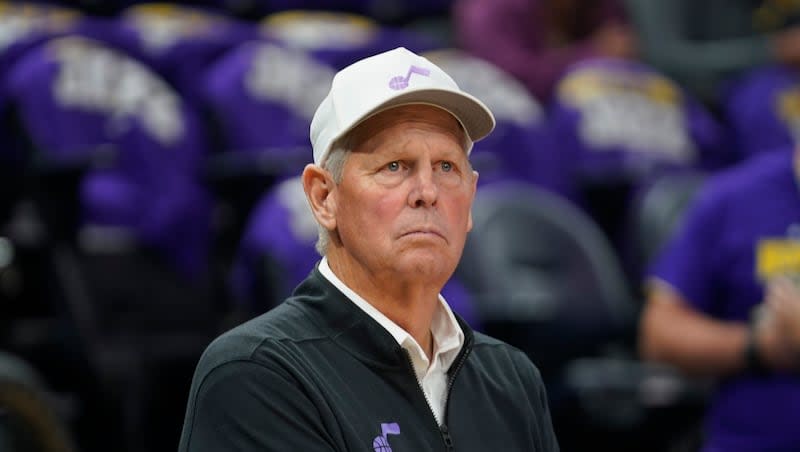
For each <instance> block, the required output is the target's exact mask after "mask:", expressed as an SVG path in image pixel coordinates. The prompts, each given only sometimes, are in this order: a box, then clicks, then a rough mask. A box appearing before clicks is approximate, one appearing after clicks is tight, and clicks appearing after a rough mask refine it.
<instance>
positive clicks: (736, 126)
mask: <svg viewBox="0 0 800 452" xmlns="http://www.w3.org/2000/svg"><path fill="white" fill-rule="evenodd" d="M726 91H727V92H726V95H725V96H724V102H723V111H724V115H725V118H726V120H727V122H728V123H729V124H730V125H731V129H732V131H733V134H734V137H735V142H736V143H737V144H738V146H739V150H740V151H741V153H742V154H743V155H744V156H750V155H753V154H756V153H758V152H762V151H770V150H773V149H779V148H785V147H788V146H792V145H793V144H794V143H795V140H796V137H800V77H798V73H797V71H796V70H794V69H792V68H789V67H781V66H769V67H765V68H760V69H756V70H754V71H751V72H750V73H748V74H747V75H746V76H743V77H742V78H740V79H739V80H737V81H736V82H732V83H731V84H730V85H729V86H728V87H727V90H726Z"/></svg>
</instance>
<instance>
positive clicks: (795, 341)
mask: <svg viewBox="0 0 800 452" xmlns="http://www.w3.org/2000/svg"><path fill="white" fill-rule="evenodd" d="M766 305H767V306H768V308H769V312H770V314H771V316H772V317H773V321H774V323H775V327H776V330H777V331H776V332H777V334H778V335H779V337H780V339H781V340H782V341H784V343H785V344H786V345H787V347H788V348H789V349H790V352H791V353H793V355H794V359H795V366H796V367H799V368H800V280H797V279H793V278H790V277H788V276H786V277H779V278H775V279H774V280H772V281H771V282H770V283H769V284H768V286H767V296H766Z"/></svg>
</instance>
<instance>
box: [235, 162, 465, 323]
mask: <svg viewBox="0 0 800 452" xmlns="http://www.w3.org/2000/svg"><path fill="white" fill-rule="evenodd" d="M316 241H317V223H316V221H315V220H314V216H313V215H312V213H311V210H310V208H309V206H308V201H307V200H306V196H305V192H304V191H303V186H302V180H301V178H300V177H294V178H290V179H286V180H284V181H283V182H281V183H279V184H277V185H275V186H274V187H273V188H272V189H271V190H270V191H269V192H267V194H266V195H265V196H264V197H263V198H262V199H261V201H260V202H259V204H258V205H257V206H256V208H255V209H254V210H253V214H252V215H251V216H250V219H249V221H248V225H247V227H246V230H245V232H244V234H243V236H242V240H241V243H240V245H239V250H238V253H237V256H236V258H235V260H234V264H233V267H232V272H231V277H230V287H231V291H232V293H233V294H234V296H235V297H236V298H237V299H238V301H239V302H241V303H244V304H245V305H246V306H247V308H248V309H251V310H255V311H263V310H264V309H268V308H271V307H273V306H274V305H275V304H277V303H280V302H282V301H283V299H285V298H286V297H288V296H289V295H291V292H292V290H293V289H294V287H295V286H297V285H298V284H299V283H300V282H301V281H303V279H305V278H306V276H308V274H309V272H311V270H312V269H313V268H314V265H315V264H316V262H317V261H318V260H319V259H320V256H319V254H317V251H316V249H315V248H314V244H315V243H316ZM265 257H266V258H268V259H269V261H270V262H271V264H273V265H275V266H277V267H278V269H279V272H280V281H270V282H269V283H271V284H275V283H279V284H282V286H281V287H277V288H276V287H273V289H274V290H273V291H272V294H273V296H274V298H275V299H272V300H264V299H261V298H259V296H260V294H259V293H258V290H257V289H256V288H257V287H259V286H261V285H263V284H264V281H263V279H265V278H268V275H267V270H266V269H265V268H264V258H265ZM259 279H261V280H262V281H259ZM273 279H274V278H273ZM442 294H443V296H444V297H445V299H446V300H447V301H448V303H449V304H450V307H451V308H452V309H453V311H455V312H457V313H459V314H460V315H461V316H462V317H464V319H465V320H466V321H467V322H468V323H469V324H470V325H472V326H477V322H478V320H479V319H478V317H477V312H476V311H475V309H474V307H473V306H472V304H471V301H470V295H469V293H468V292H467V290H466V289H465V288H464V287H463V285H461V283H460V282H459V281H457V280H456V279H451V280H450V281H449V282H448V283H447V285H445V287H444V288H443V289H442Z"/></svg>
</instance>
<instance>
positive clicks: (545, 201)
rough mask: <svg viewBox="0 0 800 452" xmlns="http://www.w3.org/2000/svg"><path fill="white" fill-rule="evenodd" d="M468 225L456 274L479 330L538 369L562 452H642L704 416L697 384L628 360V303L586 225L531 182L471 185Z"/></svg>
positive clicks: (632, 310)
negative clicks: (611, 451)
mask: <svg viewBox="0 0 800 452" xmlns="http://www.w3.org/2000/svg"><path fill="white" fill-rule="evenodd" d="M473 221H474V226H473V230H472V231H471V232H470V235H469V236H468V239H467V244H466V247H465V249H464V254H463V257H462V261H461V264H460V266H459V268H458V270H457V272H456V274H457V275H458V276H459V279H460V280H461V281H463V282H464V283H465V285H466V288H467V290H469V291H470V292H471V296H472V298H473V300H475V302H476V306H477V309H478V314H479V315H480V316H481V318H482V320H483V325H484V328H485V331H486V332H487V333H488V334H490V335H492V336H494V337H497V338H499V339H501V340H504V341H506V342H508V343H510V344H511V345H514V346H516V347H518V348H519V349H521V350H522V351H524V352H525V353H527V354H528V355H529V356H530V358H531V360H532V361H533V362H534V363H536V365H537V366H538V368H539V370H540V371H541V372H542V376H543V378H544V379H545V384H546V385H547V388H548V396H549V399H550V407H551V411H552V413H553V419H554V424H555V428H556V433H557V434H558V435H559V441H560V442H561V444H562V448H563V450H587V449H589V448H598V449H602V448H605V447H607V446H610V445H614V444H617V445H619V444H620V441H622V442H624V443H625V444H626V445H628V446H629V447H623V448H622V449H623V450H641V449H642V448H647V447H651V448H652V442H651V441H652V438H653V437H654V436H655V435H656V432H660V433H659V434H664V433H668V435H665V436H664V437H663V438H662V439H663V440H664V442H665V443H667V442H669V441H672V440H673V439H674V438H675V437H677V436H678V435H679V433H676V432H678V431H679V430H677V429H680V428H684V427H685V425H684V424H686V423H691V422H693V421H694V420H696V417H690V416H689V415H688V414H687V413H690V414H692V415H694V416H696V415H697V413H698V412H699V410H701V409H702V406H703V402H704V400H705V396H706V394H707V391H704V387H703V386H702V385H700V384H696V383H695V382H694V381H690V380H687V379H686V378H684V377H683V376H682V375H679V374H678V373H677V372H675V371H674V370H673V369H671V368H664V367H661V366H654V365H651V364H648V363H643V362H641V361H639V360H638V358H637V354H636V347H635V331H636V324H637V317H638V306H637V303H636V302H635V301H634V298H633V296H632V295H631V291H630V289H629V287H628V285H627V281H626V279H625V276H624V274H623V272H622V268H621V265H620V263H619V260H618V258H617V257H616V255H615V254H614V252H613V251H612V248H611V246H610V244H609V243H608V241H607V240H606V238H605V237H604V235H603V234H602V232H601V231H600V229H599V228H598V226H597V225H596V224H595V223H594V221H593V220H592V219H591V218H589V217H588V216H586V214H585V213H583V212H582V211H581V210H579V209H578V208H577V207H576V206H574V205H573V204H571V203H569V202H567V201H565V200H564V199H563V198H561V197H558V196H554V195H552V194H550V193H548V192H546V191H544V190H542V189H540V188H537V187H535V186H533V185H531V184H525V183H519V182H507V183H497V184H492V185H487V186H483V187H481V188H479V190H478V194H477V196H476V199H475V204H474V206H473ZM698 407H699V408H698ZM675 413H677V414H675ZM653 416H660V418H659V419H660V421H657V422H660V424H658V423H655V425H654V423H653V422H652V419H653ZM673 416H674V417H673ZM692 426H694V424H692ZM670 428H675V430H671V429H670ZM687 428H688V427H687ZM645 429H646V430H645ZM614 432H619V433H618V435H619V436H617V434H615V433H614ZM633 432H638V433H633ZM644 432H646V433H644ZM640 435H641V436H640ZM670 435H671V436H670ZM604 441H607V443H606V442H604ZM631 445H632V447H630V446H631Z"/></svg>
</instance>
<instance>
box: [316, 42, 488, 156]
mask: <svg viewBox="0 0 800 452" xmlns="http://www.w3.org/2000/svg"><path fill="white" fill-rule="evenodd" d="M408 104H428V105H433V106H436V107H439V108H442V109H444V110H446V111H447V112H449V113H450V114H452V115H453V116H454V117H455V118H456V119H457V120H458V122H460V123H461V126H462V127H464V130H465V131H466V133H467V136H468V137H469V139H470V141H472V142H475V141H478V140H480V139H481V138H483V137H485V136H486V135H488V134H489V133H490V132H491V131H492V129H494V125H495V121H494V116H493V115H492V112H491V111H490V110H489V108H488V107H486V105H484V103H483V102H481V101H480V100H478V99H477V98H476V97H474V96H472V95H470V94H467V93H466V92H464V91H461V89H460V88H459V87H458V85H457V84H456V82H455V81H453V79H452V78H450V76H449V75H447V74H446V73H445V72H444V71H443V70H442V69H440V68H439V67H438V66H436V65H435V64H433V63H431V62H430V61H429V60H427V59H426V58H423V57H421V56H419V55H417V54H415V53H413V52H411V51H409V50H407V49H405V48H403V47H398V48H396V49H394V50H390V51H388V52H384V53H379V54H377V55H374V56H371V57H368V58H364V59H363V60H360V61H357V62H355V63H353V64H351V65H350V66H347V67H346V68H344V69H342V70H341V71H339V72H338V73H337V74H336V75H335V76H334V78H333V82H332V84H331V90H330V92H329V93H328V95H327V96H326V97H325V99H323V100H322V103H320V105H319V107H317V111H316V113H314V118H313V119H312V120H311V145H312V146H313V150H314V163H315V164H317V165H320V164H322V163H323V162H324V160H325V158H327V156H328V153H329V152H330V150H331V145H332V144H333V143H334V142H335V141H336V140H338V139H339V138H341V137H342V136H343V135H344V134H346V133H347V132H348V131H350V130H351V129H353V128H354V127H355V126H357V125H358V124H360V123H361V122H363V121H364V120H366V119H367V118H369V117H370V116H373V115H375V114H377V113H380V112H382V111H384V110H387V109H389V108H393V107H398V106H400V105H408ZM469 151H470V149H467V152H468V153H469Z"/></svg>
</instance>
